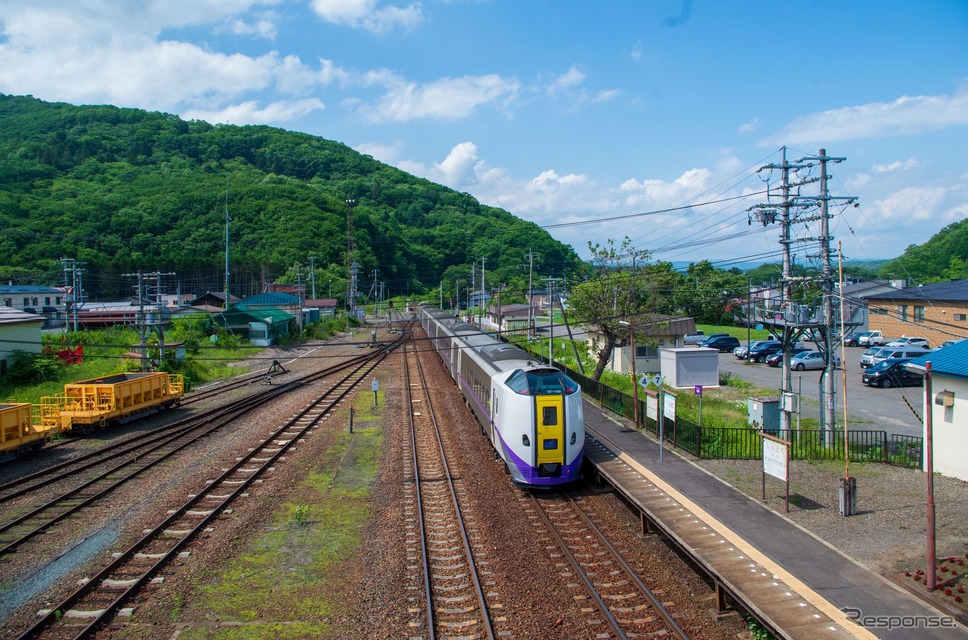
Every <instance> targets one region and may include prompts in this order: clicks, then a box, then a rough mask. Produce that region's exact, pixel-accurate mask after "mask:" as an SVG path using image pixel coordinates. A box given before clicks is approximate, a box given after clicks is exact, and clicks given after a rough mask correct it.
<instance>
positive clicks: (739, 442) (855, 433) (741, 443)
mask: <svg viewBox="0 0 968 640" xmlns="http://www.w3.org/2000/svg"><path fill="white" fill-rule="evenodd" d="M555 366H557V367H558V368H560V369H561V370H562V371H563V372H564V373H566V374H567V375H568V376H569V377H570V378H572V379H574V380H575V381H576V382H578V383H579V384H580V385H581V386H582V390H583V391H584V392H585V394H586V396H588V397H591V398H595V399H597V400H598V403H599V405H600V406H602V407H603V408H606V409H608V410H610V411H612V412H613V413H617V414H619V415H621V416H624V417H625V418H628V419H630V420H633V419H634V418H635V400H634V398H633V397H632V396H630V395H628V394H626V393H623V392H622V391H619V390H618V389H615V388H614V387H609V386H608V385H605V384H602V383H601V382H599V381H597V380H593V379H591V378H589V377H587V376H584V375H582V374H580V373H578V372H577V371H573V370H572V369H569V368H567V367H565V366H563V365H561V364H559V363H556V365H555ZM662 409H663V408H662V407H659V410H658V413H659V416H658V418H656V419H653V418H651V417H649V416H648V415H647V412H646V402H645V401H644V399H643V398H642V397H640V398H639V412H638V413H639V425H640V426H641V427H642V428H643V429H645V430H647V431H649V432H651V433H653V434H655V435H656V437H658V435H659V422H658V420H659V419H661V420H662V421H663V422H662V438H663V441H664V442H667V443H670V444H672V445H673V446H675V447H678V448H680V449H682V450H683V451H687V452H689V453H691V454H692V455H694V456H696V457H697V458H726V459H732V460H755V459H759V458H762V457H763V452H762V449H761V447H762V442H763V439H762V437H761V433H763V431H761V430H759V429H753V428H752V427H746V426H741V427H726V428H724V427H702V426H700V425H698V424H696V423H694V422H692V421H690V420H687V419H685V418H682V417H679V416H676V418H675V419H674V420H673V419H670V418H669V417H666V416H663V415H662ZM767 433H769V434H770V435H773V436H776V437H778V438H782V439H783V440H786V441H788V442H790V459H791V460H843V459H844V458H845V448H846V451H847V452H848V453H849V459H850V460H851V461H853V462H882V463H887V464H893V465H898V466H903V467H913V468H920V467H921V466H922V460H921V456H922V449H923V439H922V438H921V437H920V436H904V435H899V434H889V433H887V432H886V431H880V430H855V429H848V430H847V437H846V438H844V432H843V430H839V431H838V430H836V429H834V430H828V431H822V430H820V429H789V430H773V431H767Z"/></svg>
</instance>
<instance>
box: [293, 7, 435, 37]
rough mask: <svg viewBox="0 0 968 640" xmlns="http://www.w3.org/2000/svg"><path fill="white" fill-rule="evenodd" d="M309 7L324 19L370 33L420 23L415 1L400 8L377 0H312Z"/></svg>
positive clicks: (420, 13)
mask: <svg viewBox="0 0 968 640" xmlns="http://www.w3.org/2000/svg"><path fill="white" fill-rule="evenodd" d="M310 6H311V7H312V10H313V12H314V13H315V14H316V15H317V16H319V17H320V18H322V19H323V20H325V21H326V22H330V23H332V24H337V25H341V26H346V27H354V28H362V29H366V30H368V31H372V32H373V33H384V32H386V31H390V30H392V29H395V28H402V29H410V28H413V27H415V26H417V25H419V24H420V23H421V22H423V9H422V7H421V5H420V3H419V2H414V3H412V4H410V5H407V6H405V7H401V6H394V5H380V4H379V2H378V1H377V0H312V2H311V3H310Z"/></svg>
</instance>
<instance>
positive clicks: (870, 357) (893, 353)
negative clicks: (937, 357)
mask: <svg viewBox="0 0 968 640" xmlns="http://www.w3.org/2000/svg"><path fill="white" fill-rule="evenodd" d="M868 351H871V349H868V350H867V351H865V352H864V355H862V356H861V357H860V368H861V369H870V368H871V367H873V366H874V365H875V364H877V363H878V362H883V361H884V360H888V359H890V358H907V359H909V360H910V359H911V358H920V357H921V356H923V355H924V354H926V353H927V352H928V351H927V350H926V349H922V348H920V347H917V346H913V347H878V348H876V349H873V352H872V353H868Z"/></svg>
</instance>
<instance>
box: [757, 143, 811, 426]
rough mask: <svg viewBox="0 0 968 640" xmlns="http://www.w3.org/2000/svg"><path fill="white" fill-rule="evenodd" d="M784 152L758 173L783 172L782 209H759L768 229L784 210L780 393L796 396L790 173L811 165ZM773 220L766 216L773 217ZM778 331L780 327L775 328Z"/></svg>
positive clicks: (787, 421)
mask: <svg viewBox="0 0 968 640" xmlns="http://www.w3.org/2000/svg"><path fill="white" fill-rule="evenodd" d="M781 150H782V152H783V157H782V161H781V163H780V164H772V163H771V164H768V165H765V166H763V167H760V168H759V169H757V173H759V172H760V171H763V170H764V169H769V170H771V171H772V170H775V169H779V170H780V193H781V200H780V203H779V204H778V205H772V204H769V205H762V206H761V205H757V207H755V208H757V209H760V210H761V214H760V215H758V218H759V219H760V221H761V222H763V224H764V225H766V224H768V223H769V222H771V221H775V209H774V208H773V207H778V208H779V209H780V248H781V250H782V252H783V276H782V279H781V288H782V293H781V294H780V308H781V309H782V310H783V319H782V321H781V322H782V324H781V325H780V327H779V329H780V330H781V331H782V334H783V335H782V342H783V359H782V360H781V363H782V364H781V367H782V369H781V374H780V391H781V392H782V393H784V394H790V393H792V392H793V380H792V378H793V376H792V370H791V369H790V357H791V356H792V355H793V346H794V344H795V343H796V341H797V338H798V337H799V335H800V331H799V328H798V324H799V314H796V313H794V311H793V274H792V264H793V262H792V260H791V247H792V245H793V241H792V240H790V225H791V222H792V220H793V216H792V215H791V211H790V210H791V208H792V207H793V206H796V203H795V202H794V200H793V199H791V198H790V187H791V186H792V185H791V184H790V170H791V169H793V170H794V171H796V170H799V169H806V168H808V167H809V166H810V165H809V164H800V163H799V161H798V163H796V164H791V163H789V162H787V148H786V146H784V147H782V148H781ZM813 181H814V180H806V181H802V182H800V183H798V184H797V186H803V185H806V184H809V183H810V182H813ZM771 212H772V215H770V216H769V217H766V216H764V215H762V214H767V213H771ZM774 328H777V327H774ZM791 422H792V412H791V411H787V410H786V409H783V410H781V411H780V429H781V430H789V429H790V425H791Z"/></svg>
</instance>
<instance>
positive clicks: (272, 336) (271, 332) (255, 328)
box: [212, 304, 296, 347]
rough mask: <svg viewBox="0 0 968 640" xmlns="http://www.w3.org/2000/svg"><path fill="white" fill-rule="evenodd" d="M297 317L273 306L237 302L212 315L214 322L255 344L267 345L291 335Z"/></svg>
mask: <svg viewBox="0 0 968 640" xmlns="http://www.w3.org/2000/svg"><path fill="white" fill-rule="evenodd" d="M295 320H296V317H295V316H293V315H292V314H291V313H286V312H285V311H280V310H279V309H274V308H272V307H264V308H261V309H250V308H248V307H247V306H245V305H243V304H237V305H235V306H234V307H232V308H231V309H227V310H225V311H223V312H221V313H218V314H216V315H214V316H212V322H213V323H215V324H218V325H219V326H222V327H225V328H226V329H228V330H229V331H232V332H234V333H239V334H242V335H244V336H246V338H247V339H248V340H249V342H251V343H252V344H254V345H257V346H260V347H267V346H269V345H270V344H272V343H273V342H274V341H275V340H277V339H279V338H281V337H284V336H287V335H289V332H290V328H291V326H292V325H293V324H294V322H295Z"/></svg>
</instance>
